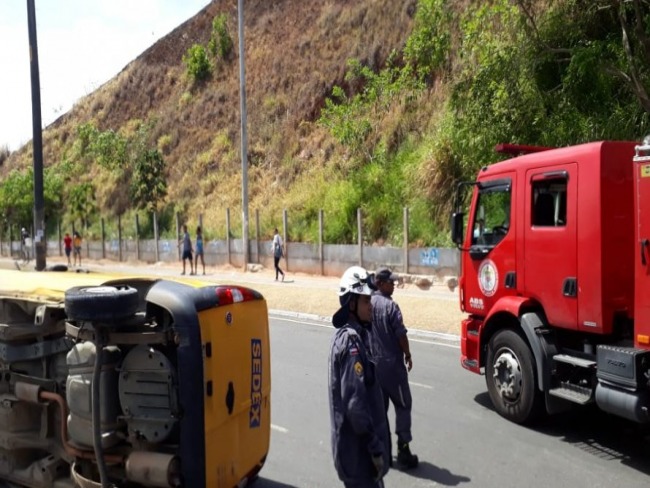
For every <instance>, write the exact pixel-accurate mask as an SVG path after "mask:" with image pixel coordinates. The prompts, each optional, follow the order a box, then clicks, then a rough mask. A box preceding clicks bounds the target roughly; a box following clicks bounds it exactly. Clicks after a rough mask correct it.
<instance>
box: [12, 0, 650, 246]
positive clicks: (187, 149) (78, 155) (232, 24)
mask: <svg viewBox="0 0 650 488" xmlns="http://www.w3.org/2000/svg"><path fill="white" fill-rule="evenodd" d="M233 3H234V2H231V1H227V2H226V1H225V0H223V1H222V0H215V1H213V2H212V3H210V4H209V5H208V6H207V7H206V8H205V9H204V10H203V11H202V12H200V13H199V14H198V15H197V16H195V17H194V18H192V19H190V20H189V21H187V22H186V23H185V24H183V25H181V26H179V27H178V28H177V29H176V30H174V31H173V32H172V33H170V34H169V35H168V36H167V37H166V38H164V39H162V40H161V41H160V42H158V43H156V44H155V45H154V46H152V47H151V48H150V49H148V50H147V51H146V52H144V53H143V54H142V55H141V56H140V57H139V58H137V59H136V60H134V61H133V62H132V63H130V64H129V65H128V66H126V68H125V69H124V70H123V71H122V72H121V73H119V74H118V75H117V76H116V77H115V78H114V79H113V80H111V81H110V82H108V83H106V84H105V85H104V86H102V87H101V88H100V89H98V90H97V91H96V92H94V93H92V94H91V95H89V96H88V97H86V98H84V99H82V100H80V101H79V103H78V104H77V105H76V106H75V107H74V109H73V110H72V111H70V113H68V114H65V115H64V116H63V117H61V118H60V119H59V120H57V121H56V122H55V123H54V124H52V125H51V126H50V127H48V129H47V131H46V133H45V161H46V164H47V165H48V166H49V167H50V168H52V167H54V168H55V169H56V171H55V172H50V173H49V177H48V175H46V201H48V202H50V205H49V208H50V214H49V218H50V221H52V220H54V219H52V217H54V216H56V217H59V216H63V219H64V221H65V223H66V224H67V223H69V222H70V220H71V219H75V220H77V221H79V220H90V222H91V226H92V225H94V226H97V221H98V218H97V217H98V216H103V217H110V216H115V215H116V214H117V215H121V216H122V217H123V218H124V219H131V217H132V215H133V212H134V211H135V209H134V204H138V205H140V207H146V208H147V209H148V210H152V209H154V207H155V208H156V210H157V211H158V213H159V215H160V216H161V219H162V222H161V223H162V227H163V230H166V231H168V232H171V231H172V230H173V227H174V226H173V219H172V216H173V214H174V212H180V213H181V214H182V218H183V219H184V220H187V221H188V223H189V224H190V225H192V226H193V225H194V223H195V222H196V220H197V217H198V215H199V214H202V215H203V218H204V225H205V228H206V229H205V230H206V236H207V237H208V238H210V237H212V236H215V235H219V236H223V233H224V230H225V221H226V209H227V208H228V209H230V210H231V212H230V215H231V216H232V221H231V229H232V231H233V233H234V234H235V236H239V235H240V229H241V227H242V226H241V225H240V224H241V215H242V212H241V200H242V198H241V183H242V175H241V160H240V127H239V64H238V59H237V52H238V50H237V47H236V46H237V11H236V7H235V6H234V5H233ZM245 5H246V15H245V19H246V31H245V35H246V74H247V84H246V86H247V97H248V168H249V171H248V196H249V211H250V212H249V215H250V217H251V221H252V219H253V212H254V211H255V210H259V211H260V220H261V227H262V233H263V234H264V235H263V237H270V232H271V229H272V228H273V227H274V226H279V225H280V224H281V221H282V213H283V212H282V211H283V210H284V209H287V210H288V212H289V232H290V234H289V235H290V238H291V239H292V240H299V241H305V242H310V241H311V242H315V241H317V240H318V236H319V234H318V232H319V228H318V220H319V210H321V209H322V210H324V214H325V230H324V234H325V235H324V237H325V241H326V242H337V243H343V242H348V243H349V242H355V241H356V239H357V232H358V226H357V221H356V216H357V210H358V209H361V211H362V214H363V216H364V222H363V223H364V225H363V227H362V232H363V236H362V237H363V239H364V240H366V241H367V242H388V243H389V244H393V245H401V244H402V239H403V236H404V232H403V213H404V208H408V209H409V216H410V227H409V229H408V231H409V240H410V241H411V242H416V243H417V244H420V245H438V246H441V245H446V244H449V237H448V229H447V226H448V221H449V214H450V211H451V208H452V206H453V202H454V201H455V194H454V193H455V189H456V184H457V183H458V182H459V181H463V180H468V179H471V178H473V177H474V175H475V174H476V171H477V170H478V169H479V168H481V167H482V166H484V165H486V164H490V163H492V162H494V161H495V160H496V159H497V158H498V157H500V156H497V155H495V154H494V150H493V148H494V146H495V145H496V144H498V143H503V142H513V143H521V144H531V145H542V146H554V147H560V146H566V145H570V144H577V143H581V142H586V141H593V140H599V139H626V140H634V139H636V140H639V139H640V138H641V137H642V136H643V135H644V134H645V133H646V132H648V131H650V97H649V96H648V93H650V69H648V66H650V49H649V48H648V46H650V36H649V35H648V33H647V30H646V29H643V26H647V25H650V4H648V2H644V1H642V0H630V1H629V2H621V1H620V0H552V1H551V0H485V1H482V2H472V1H469V0H406V1H402V2H399V1H397V2H395V1H393V0H355V1H350V0H323V1H306V0H247V1H246V3H245ZM222 16H223V18H224V19H225V26H226V27H225V30H227V31H228V32H229V33H230V36H231V37H232V40H233V41H234V42H235V49H234V51H233V52H231V53H230V54H227V53H226V54H224V56H225V58H214V57H212V58H210V61H211V62H212V63H214V65H215V68H214V70H213V71H212V74H211V76H210V77H208V78H207V79H203V81H192V77H191V76H188V71H187V69H186V66H185V62H184V57H185V56H187V55H188V53H189V52H192V53H196V52H197V50H196V49H195V48H197V47H200V46H203V47H206V46H209V45H210V40H211V39H214V37H213V31H218V29H219V28H215V27H214V25H215V24H213V22H215V21H216V24H218V25H220V26H221V27H220V28H221V29H222V30H223V23H221V22H222V21H221V20H220V19H221V18H222ZM222 33H223V32H222ZM198 45H200V46H198ZM201 49H202V48H201ZM204 52H205V51H204ZM210 55H211V56H213V55H212V54H210ZM207 57H208V55H204V61H205V59H207ZM186 59H187V58H186ZM192 59H195V58H192ZM191 73H192V71H190V74H191ZM194 74H195V75H196V73H195V72H194ZM195 77H196V76H195ZM199 79H200V77H199ZM29 150H30V148H29V147H26V148H23V149H22V150H21V151H18V152H16V153H14V154H12V155H10V157H9V158H8V159H7V160H6V161H5V163H4V164H2V163H1V161H2V160H3V157H4V156H3V155H2V154H0V165H2V167H1V168H0V179H3V185H0V213H3V214H4V215H5V216H7V215H9V219H10V220H11V221H12V222H13V223H14V226H18V227H20V222H29V221H30V219H31V215H32V213H31V207H30V202H27V199H26V198H25V195H26V194H29V193H30V192H29V189H28V188H26V187H27V185H28V184H29V183H30V182H31V180H30V178H31V177H30V174H29V172H28V171H24V170H25V169H26V168H28V167H29V164H30V161H31V158H30V154H29ZM14 168H21V169H22V170H23V171H22V174H17V173H15V172H14V173H10V171H11V170H12V169H14ZM52 175H54V177H52ZM161 176H164V178H162V177H161ZM21 178H22V179H21ZM165 179H166V182H167V185H168V187H167V189H166V191H165V189H164V188H163V187H164V180H165ZM48 182H49V183H51V184H50V186H49V187H48V185H47V183H48ZM150 189H154V190H155V192H154V193H155V194H153V195H152V194H151V192H149V190H150ZM61 197H62V198H61ZM160 198H163V199H162V200H160ZM143 202H144V204H143ZM154 203H155V205H154ZM95 204H96V205H95ZM47 211H48V207H46V216H47V215H48V214H47ZM113 220H114V219H113ZM250 227H251V228H252V226H250ZM91 230H92V228H91Z"/></svg>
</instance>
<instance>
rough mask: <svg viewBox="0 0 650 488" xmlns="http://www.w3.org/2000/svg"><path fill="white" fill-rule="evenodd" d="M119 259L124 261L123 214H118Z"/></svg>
mask: <svg viewBox="0 0 650 488" xmlns="http://www.w3.org/2000/svg"><path fill="white" fill-rule="evenodd" d="M117 260H118V261H119V262H120V263H121V262H122V216H121V215H118V216H117Z"/></svg>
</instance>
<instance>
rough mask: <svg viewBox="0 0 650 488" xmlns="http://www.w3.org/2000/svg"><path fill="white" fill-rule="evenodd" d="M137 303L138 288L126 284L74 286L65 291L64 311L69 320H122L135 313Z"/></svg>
mask: <svg viewBox="0 0 650 488" xmlns="http://www.w3.org/2000/svg"><path fill="white" fill-rule="evenodd" d="M138 305H139V298H138V290H136V289H135V288H132V287H130V286H126V285H114V286H76V287H74V288H70V289H69V290H67V291H66V292H65V312H66V315H67V316H68V319H70V320H87V321H98V322H101V321H109V322H110V321H115V320H123V319H127V318H129V317H131V316H132V315H133V314H134V313H136V312H137V310H138Z"/></svg>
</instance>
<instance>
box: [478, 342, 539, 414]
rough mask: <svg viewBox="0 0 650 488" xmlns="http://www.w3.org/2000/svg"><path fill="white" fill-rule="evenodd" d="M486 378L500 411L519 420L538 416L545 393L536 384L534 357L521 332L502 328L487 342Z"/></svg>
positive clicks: (491, 395) (497, 409)
mask: <svg viewBox="0 0 650 488" xmlns="http://www.w3.org/2000/svg"><path fill="white" fill-rule="evenodd" d="M485 381H486V383H487V388H488V393H489V395H490V400H492V404H493V405H494V408H495V409H496V411H497V413H498V414H499V415H501V416H502V417H504V418H506V419H508V420H510V421H512V422H515V423H517V424H529V423H532V422H533V421H534V420H536V419H537V418H538V417H539V416H540V414H541V412H542V407H543V400H544V397H543V396H542V392H541V391H539V388H538V385H537V372H536V366H535V358H534V357H533V353H532V351H531V350H530V347H529V346H528V343H527V342H526V340H525V339H524V338H523V337H522V335H521V334H520V333H519V332H518V331H516V330H513V329H503V330H500V331H498V332H497V333H496V334H494V335H493V336H492V338H491V339H490V342H489V343H488V351H487V358H486V362H485Z"/></svg>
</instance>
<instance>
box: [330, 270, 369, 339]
mask: <svg viewBox="0 0 650 488" xmlns="http://www.w3.org/2000/svg"><path fill="white" fill-rule="evenodd" d="M376 289H377V288H376V287H375V280H374V275H372V274H370V273H368V271H366V270H365V269H364V268H362V267H361V266H352V267H350V268H348V269H346V270H345V273H343V276H342V277H341V281H340V283H339V291H338V295H339V302H340V304H341V308H339V309H338V310H337V311H336V313H335V314H334V315H333V316H332V324H333V325H334V327H336V328H337V329H338V328H339V327H343V326H344V325H345V324H346V323H347V321H348V314H349V310H350V309H349V304H350V299H351V298H352V296H351V295H371V294H372V292H373V290H376Z"/></svg>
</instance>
